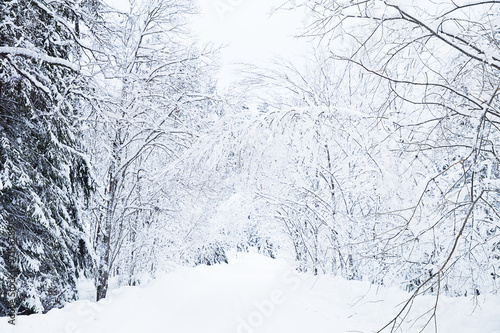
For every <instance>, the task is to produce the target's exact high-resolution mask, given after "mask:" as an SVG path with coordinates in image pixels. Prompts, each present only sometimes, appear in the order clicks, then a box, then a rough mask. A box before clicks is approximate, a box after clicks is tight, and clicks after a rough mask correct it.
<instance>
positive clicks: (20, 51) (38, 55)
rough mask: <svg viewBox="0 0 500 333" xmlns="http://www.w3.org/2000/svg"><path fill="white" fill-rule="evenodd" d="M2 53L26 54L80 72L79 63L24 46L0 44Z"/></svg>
mask: <svg viewBox="0 0 500 333" xmlns="http://www.w3.org/2000/svg"><path fill="white" fill-rule="evenodd" d="M0 55H12V56H24V57H29V58H34V59H38V60H41V61H44V62H46V63H49V64H53V65H57V66H63V67H66V68H69V69H71V70H73V71H75V72H78V71H79V70H80V67H79V66H78V65H77V64H74V63H72V62H71V61H68V60H66V59H61V58H56V57H51V56H48V55H46V54H42V53H38V52H36V51H33V50H30V49H27V48H22V47H9V46H0Z"/></svg>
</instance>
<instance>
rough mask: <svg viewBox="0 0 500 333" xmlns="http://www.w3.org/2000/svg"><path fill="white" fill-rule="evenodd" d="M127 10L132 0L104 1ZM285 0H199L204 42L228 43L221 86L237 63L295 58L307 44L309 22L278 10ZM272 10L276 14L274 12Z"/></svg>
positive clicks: (198, 22) (198, 20) (197, 27)
mask: <svg viewBox="0 0 500 333" xmlns="http://www.w3.org/2000/svg"><path fill="white" fill-rule="evenodd" d="M104 1H106V3H108V4H110V5H112V6H113V7H115V8H119V9H122V10H125V11H127V8H128V6H129V2H128V0H104ZM284 1H285V0H198V2H199V5H200V9H201V14H200V15H199V16H198V17H196V19H195V20H194V24H195V27H194V29H195V31H196V32H197V33H198V35H199V37H200V40H201V42H213V43H214V44H215V45H225V47H224V49H223V50H222V51H221V59H220V60H221V62H222V63H221V67H222V71H221V75H220V76H221V86H226V85H228V84H230V82H231V81H232V80H231V78H232V77H234V75H237V73H234V72H233V71H232V69H233V68H234V66H233V64H235V63H252V64H257V65H258V64H263V63H269V62H271V61H272V60H273V59H275V58H276V57H282V58H285V59H293V58H297V57H301V55H303V54H304V52H305V49H306V45H305V42H304V41H303V40H302V39H297V38H296V37H295V36H297V35H298V34H299V32H300V30H299V29H300V28H301V27H302V26H303V25H304V22H306V19H307V18H306V17H305V15H303V14H301V13H300V12H298V11H284V10H280V11H275V10H274V9H275V8H277V7H279V6H281V5H282V4H283V2H284ZM271 13H273V14H272V15H271Z"/></svg>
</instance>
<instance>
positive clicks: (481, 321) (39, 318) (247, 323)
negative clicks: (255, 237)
mask: <svg viewBox="0 0 500 333" xmlns="http://www.w3.org/2000/svg"><path fill="white" fill-rule="evenodd" d="M407 297H408V295H407V294H405V293H404V292H401V291H399V290H397V289H389V288H383V289H382V288H381V289H379V290H378V291H377V290H376V288H375V287H374V286H370V285H369V284H367V283H361V282H352V281H345V280H343V279H340V278H335V277H330V276H328V277H327V276H323V277H319V278H318V277H314V276H310V275H304V274H297V273H296V272H295V271H294V270H293V269H291V268H290V265H288V264H287V263H285V262H283V261H278V260H272V259H269V258H265V257H262V256H260V255H257V254H251V253H250V254H245V255H243V256H242V255H241V254H240V257H239V258H233V259H232V260H231V262H230V264H228V265H225V264H223V265H216V266H210V267H207V266H199V267H196V268H182V269H179V270H177V271H175V272H173V273H170V274H168V275H166V276H165V277H163V278H161V279H158V280H156V281H154V282H153V283H151V284H149V285H148V286H144V287H125V288H121V289H118V290H115V291H113V292H112V293H111V295H110V297H109V298H107V299H105V300H103V301H101V302H99V303H91V302H89V301H78V302H75V303H72V304H70V305H68V306H66V307H65V308H64V309H56V310H52V311H50V312H49V313H47V314H45V315H33V316H29V317H25V316H21V317H18V318H17V325H16V326H15V327H13V326H12V325H8V324H7V318H0V332H2V333H14V332H15V333H28V332H29V333H33V332H35V333H55V332H64V333H85V332H89V333H90V332H92V333H99V332H102V333H104V332H106V333H110V332H113V333H114V332H120V333H137V332H145V333H147V332H168V333H201V332H203V333H232V332H234V333H258V332H269V333H271V332H273V333H280V332H287V333H293V332H296V333H299V332H300V333H302V332H303V333H306V332H315V333H322V332H325V333H326V332H328V333H335V332H373V331H376V330H377V329H379V328H380V327H382V326H383V325H384V324H386V323H387V322H388V320H390V319H391V317H392V316H393V315H394V314H395V313H396V312H397V309H398V308H397V305H398V304H399V303H400V302H402V301H404V300H405V299H406V298H407ZM433 302H434V298H432V297H425V298H423V299H419V300H417V301H416V303H415V305H414V312H412V313H411V314H410V318H416V317H418V315H419V314H421V313H423V312H425V310H428V309H430V308H431V307H432V305H433ZM473 305H474V304H473V299H472V298H455V299H451V298H446V297H443V298H442V299H441V301H440V305H439V308H438V317H437V318H438V325H439V327H438V328H439V330H438V331H439V332H445V333H446V332H453V333H461V332H463V333H471V332H481V333H497V332H500V319H499V316H498V309H499V308H500V297H498V296H497V297H493V296H489V297H487V298H486V299H485V298H483V297H480V298H479V300H478V303H477V307H476V308H475V310H474V307H473ZM423 322H425V320H424V319H422V320H421V321H418V322H417V323H414V322H408V323H405V326H404V327H403V328H402V330H401V332H419V331H420V329H421V324H422V323H423ZM412 324H414V325H413V326H411V325H412ZM424 332H434V326H433V325H430V326H429V327H428V328H427V329H426V330H425V331H424Z"/></svg>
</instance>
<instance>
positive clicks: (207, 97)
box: [87, 1, 213, 300]
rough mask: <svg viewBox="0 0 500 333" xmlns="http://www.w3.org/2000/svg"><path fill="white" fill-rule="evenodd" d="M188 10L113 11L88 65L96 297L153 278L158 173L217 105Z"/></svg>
mask: <svg viewBox="0 0 500 333" xmlns="http://www.w3.org/2000/svg"><path fill="white" fill-rule="evenodd" d="M191 7H192V5H191V4H190V3H189V2H188V1H186V2H182V1H181V2H179V1H132V2H131V3H130V8H131V9H130V12H129V13H120V12H117V11H110V12H109V13H108V14H107V15H108V16H109V17H108V18H107V20H108V21H109V23H108V24H106V29H103V33H102V35H101V39H100V40H99V44H98V46H96V48H98V49H99V50H100V52H101V53H100V54H98V55H97V56H96V59H95V60H94V61H93V62H90V63H89V68H91V70H93V71H94V72H95V76H96V78H97V79H96V80H95V84H96V87H95V89H94V92H92V94H93V97H92V110H90V113H89V118H88V126H89V128H88V131H87V133H88V134H89V139H88V145H89V147H91V148H90V149H91V150H92V156H93V164H94V166H95V168H96V178H97V182H98V189H97V195H96V196H95V198H94V201H93V202H94V204H93V207H92V210H91V214H92V215H91V216H90V218H91V219H92V221H93V233H94V246H95V249H96V252H97V255H98V257H99V269H98V276H97V299H98V300H99V299H101V298H103V297H105V295H106V292H107V287H108V280H109V277H110V275H112V274H117V275H122V276H127V281H128V283H129V284H135V283H136V282H137V280H138V276H139V275H140V274H149V275H154V272H155V270H156V269H157V265H158V261H159V260H161V258H159V255H158V253H157V251H158V248H159V247H161V246H162V244H163V243H164V241H163V240H162V239H161V234H160V233H159V232H158V231H157V230H158V228H161V227H162V222H164V219H163V217H162V216H164V214H165V213H166V212H168V211H169V210H171V209H172V207H171V206H170V202H169V201H168V199H166V198H165V197H164V196H163V194H162V192H161V191H159V184H162V183H163V182H164V181H165V180H164V179H161V178H158V176H157V173H158V171H159V170H160V169H162V168H164V167H165V165H166V164H168V163H169V162H171V161H173V160H175V158H177V156H178V155H179V152H180V151H181V150H182V149H184V148H185V147H187V146H189V145H190V142H191V140H192V138H193V129H195V128H196V126H197V125H200V124H201V123H203V121H202V119H203V118H204V117H206V116H207V115H208V114H209V110H210V103H211V101H212V100H213V98H212V90H211V82H210V79H209V76H208V75H207V74H206V68H207V67H209V64H210V63H211V60H210V59H209V54H210V53H211V51H210V50H207V49H203V48H201V49H200V48H198V47H196V45H195V44H194V43H192V42H190V41H189V40H188V38H187V36H189V34H188V31H187V29H186V22H187V19H188V16H189V15H190V13H192V10H193V9H192V8H191Z"/></svg>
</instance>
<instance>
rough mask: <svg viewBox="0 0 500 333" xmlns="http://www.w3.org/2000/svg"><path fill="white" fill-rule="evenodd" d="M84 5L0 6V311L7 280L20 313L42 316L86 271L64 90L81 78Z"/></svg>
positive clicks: (82, 186) (78, 168)
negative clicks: (80, 55)
mask: <svg viewBox="0 0 500 333" xmlns="http://www.w3.org/2000/svg"><path fill="white" fill-rule="evenodd" d="M84 6H85V5H84V4H82V5H76V4H75V3H73V2H70V1H53V2H45V1H23V0H21V1H2V3H1V4H0V211H1V213H0V228H1V229H0V230H1V232H0V242H1V247H0V249H1V254H2V259H1V261H0V280H1V288H2V296H1V298H0V314H2V315H5V314H6V311H7V309H6V307H7V300H6V298H5V297H6V294H7V293H6V286H7V281H9V280H12V279H13V280H15V283H16V286H17V299H16V306H17V307H18V309H19V312H20V313H33V312H42V311H47V310H49V309H51V308H53V307H59V306H61V305H62V304H64V303H65V302H67V301H69V300H74V299H75V298H76V297H77V291H76V286H75V283H76V279H77V277H78V276H79V274H80V273H81V272H83V271H86V270H88V269H89V268H90V267H91V263H92V262H91V259H90V255H89V252H88V247H87V244H88V240H87V235H86V234H85V233H84V226H83V222H82V220H81V218H80V208H81V206H82V203H83V202H84V200H86V199H87V198H88V197H89V195H90V192H91V184H90V183H91V181H90V176H89V164H88V161H87V158H86V157H85V155H83V154H82V147H81V137H80V133H81V132H80V129H79V122H78V118H79V116H80V114H79V111H78V110H79V102H78V100H77V99H76V98H75V95H74V91H75V89H76V88H77V87H79V86H82V85H83V84H84V82H83V80H82V79H81V76H80V75H79V65H78V60H79V51H80V46H79V41H78V40H79V34H80V32H79V30H80V25H82V19H83V18H84V17H86V14H85V13H86V12H87V11H88V10H91V8H90V7H84ZM9 238H14V239H13V240H12V241H13V244H14V248H13V249H12V248H10V243H9ZM9 251H13V253H14V254H15V255H13V256H9ZM13 258H15V260H13Z"/></svg>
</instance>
